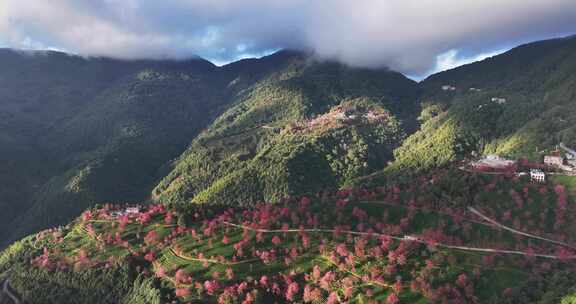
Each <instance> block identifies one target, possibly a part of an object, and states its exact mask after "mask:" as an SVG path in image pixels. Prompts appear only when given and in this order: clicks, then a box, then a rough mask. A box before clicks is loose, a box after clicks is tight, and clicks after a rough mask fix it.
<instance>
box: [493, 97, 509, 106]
mask: <svg viewBox="0 0 576 304" xmlns="http://www.w3.org/2000/svg"><path fill="white" fill-rule="evenodd" d="M492 102H495V103H497V104H500V105H501V104H505V103H506V98H500V97H492Z"/></svg>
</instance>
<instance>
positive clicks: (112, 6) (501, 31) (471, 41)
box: [0, 0, 576, 75]
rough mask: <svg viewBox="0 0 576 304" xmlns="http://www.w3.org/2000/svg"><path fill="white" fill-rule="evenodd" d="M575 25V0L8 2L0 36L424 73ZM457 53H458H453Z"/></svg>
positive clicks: (19, 42)
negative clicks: (304, 58) (302, 54)
mask: <svg viewBox="0 0 576 304" xmlns="http://www.w3.org/2000/svg"><path fill="white" fill-rule="evenodd" d="M574 30H576V5H574V0H506V1H502V0H467V1H461V0H402V1H397V0H359V1H350V0H164V1H157V0H50V1H40V0H2V1H0V41H3V42H4V43H5V44H7V45H9V46H12V47H16V48H23V47H30V46H32V47H34V46H52V47H55V48H60V49H65V50H68V51H70V52H74V53H79V54H84V55H103V56H113V57H119V58H143V57H146V58H150V57H154V58H164V57H175V58H181V57H187V56H191V55H192V54H198V55H200V56H204V57H208V58H210V59H213V60H216V61H219V62H224V61H226V60H231V59H235V58H240V57H242V56H243V55H244V56H245V55H246V54H261V53H265V52H266V51H267V50H271V49H278V48H299V49H308V50H313V51H315V52H316V53H317V54H318V55H319V56H320V57H322V58H329V59H335V60H339V61H341V62H344V63H347V64H350V65H354V66H363V67H382V66H387V67H390V68H392V69H395V70H399V71H402V72H404V73H408V74H412V75H417V74H423V73H426V72H428V71H431V70H434V69H435V67H437V65H436V62H437V58H438V56H439V55H441V54H445V55H444V56H440V62H438V67H452V66H453V65H454V64H459V63H462V62H467V61H468V60H470V59H475V57H476V56H478V55H479V54H484V53H491V52H494V51H495V50H500V49H502V48H504V47H507V46H508V45H509V44H510V43H517V42H526V41H529V40H534V39H538V38H543V37H549V36H551V35H556V34H558V33H569V32H571V31H574ZM450 54H453V56H452V57H450V56H448V57H446V56H447V55H450Z"/></svg>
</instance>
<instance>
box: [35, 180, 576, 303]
mask: <svg viewBox="0 0 576 304" xmlns="http://www.w3.org/2000/svg"><path fill="white" fill-rule="evenodd" d="M454 174H460V175H459V176H456V177H455V176H454ZM464 179H466V183H467V184H473V185H475V187H474V188H470V189H462V188H459V187H457V186H455V184H454V183H457V182H455V180H464ZM471 182H472V183H471ZM447 198H450V200H449V201H448V200H447ZM122 210H123V209H122V208H121V207H120V206H111V205H108V206H104V207H101V208H97V209H93V210H90V211H87V212H85V213H84V214H83V215H82V217H81V218H79V219H77V220H76V221H75V222H74V223H73V224H71V225H69V226H67V227H64V228H61V229H59V230H53V231H47V232H44V233H41V234H39V235H38V236H37V237H36V240H35V242H34V244H35V246H36V248H38V249H37V250H36V251H37V252H39V251H41V253H39V254H37V255H36V256H35V257H34V259H33V260H32V265H33V267H35V268H39V269H43V270H44V271H47V272H64V273H66V272H81V271H83V270H85V269H114V268H117V267H120V266H121V265H123V264H124V265H125V264H128V265H130V267H132V268H133V269H135V270H136V271H137V273H139V274H140V275H141V276H143V277H146V278H149V279H151V280H152V281H153V282H154V286H155V287H154V288H156V289H157V290H159V291H160V294H161V295H162V299H163V300H162V301H163V302H174V303H197V302H198V303H206V302H214V303H216V302H217V303H257V302H259V303H272V302H280V303H282V302H305V303H342V302H349V303H433V302H440V303H442V302H449V303H506V301H509V302H511V303H513V302H515V301H518V299H522V298H526V297H530V295H531V293H534V292H536V291H535V290H530V289H531V288H530V286H532V285H531V284H532V283H533V282H534V281H539V280H545V279H546V278H547V276H549V274H550V273H551V272H552V270H563V271H566V270H567V269H572V270H573V260H574V259H576V255H575V253H574V250H573V248H574V246H572V245H571V244H575V240H574V235H575V234H572V233H570V232H571V231H574V225H575V224H574V223H576V221H574V215H575V212H574V206H573V205H572V204H571V203H569V202H567V201H566V200H565V189H564V187H563V186H558V185H553V184H550V185H539V184H531V183H529V182H528V181H525V180H522V179H518V178H507V177H504V176H496V177H492V176H488V177H486V176H476V175H469V174H467V173H455V172H454V171H444V172H437V173H436V174H434V175H432V176H426V177H423V178H422V179H421V180H420V183H418V184H412V185H398V186H394V187H390V188H379V189H372V190H345V191H339V192H336V193H324V194H320V195H318V196H315V197H300V198H290V199H286V200H285V201H284V202H282V203H279V204H265V203H262V204H258V205H255V206H253V207H250V208H237V209H232V208H228V207H222V208H217V207H214V206H212V207H210V208H204V207H202V206H198V208H197V210H196V211H195V212H192V213H189V214H183V213H179V212H177V211H175V210H167V209H166V208H165V207H163V206H161V205H155V206H147V207H142V209H141V210H140V212H139V213H138V214H122ZM119 212H120V215H118V213H119ZM114 214H115V215H114Z"/></svg>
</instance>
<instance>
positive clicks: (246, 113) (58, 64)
mask: <svg viewBox="0 0 576 304" xmlns="http://www.w3.org/2000/svg"><path fill="white" fill-rule="evenodd" d="M0 66H1V67H2V69H1V70H0V160H1V161H2V166H1V168H0V185H2V187H0V208H2V210H3V212H2V213H0V245H1V246H2V248H6V247H7V246H8V245H9V244H11V243H13V242H14V241H16V240H19V239H21V238H23V237H25V236H26V235H31V234H33V233H37V232H39V231H41V230H44V229H47V228H51V227H57V226H58V225H65V226H63V227H64V228H63V229H64V230H65V231H67V229H72V230H73V228H70V226H71V225H72V226H74V227H75V225H79V226H78V227H80V226H81V224H82V225H84V224H85V222H82V223H80V224H79V222H78V221H80V220H79V219H76V220H74V219H75V218H77V217H78V216H79V215H80V214H82V213H83V212H84V214H86V212H85V210H87V209H91V208H96V209H91V210H101V208H105V209H106V208H109V207H103V206H108V205H106V204H108V203H113V204H117V203H134V204H144V205H149V206H164V207H162V208H167V209H168V210H173V212H174V213H175V214H179V215H181V216H182V217H185V216H184V215H191V214H192V215H193V214H195V213H198V212H199V211H198V208H214V209H210V210H211V211H208V213H215V214H217V213H218V212H217V211H214V210H223V209H225V208H248V209H250V208H254V206H260V205H259V204H261V203H262V202H269V203H279V204H280V203H285V201H286V198H295V197H301V196H308V197H317V198H322V197H324V196H326V197H329V199H328V200H332V199H333V200H338V197H337V195H336V197H331V195H332V194H333V193H337V192H338V191H342V189H348V188H350V187H354V188H355V189H379V188H385V187H392V186H393V185H397V184H402V185H406V184H410V183H414V181H420V180H422V178H423V177H424V176H428V175H433V176H434V175H435V173H434V172H438V171H437V170H446V168H449V167H451V166H452V165H453V164H454V162H456V161H460V160H464V159H469V158H473V157H478V156H480V155H487V154H498V155H501V156H505V157H509V158H527V159H528V160H530V161H539V160H540V159H541V158H542V155H543V153H544V152H545V151H549V150H551V149H553V148H554V147H555V146H556V145H558V144H559V143H561V142H562V143H565V144H566V145H568V146H576V127H575V126H576V106H575V102H576V75H575V74H574V73H573V71H575V70H576V38H574V37H567V38H562V39H554V40H548V41H541V42H535V43H530V44H527V45H522V46H519V47H517V48H514V49H512V50H510V51H509V52H506V53H504V54H501V55H498V56H495V57H492V58H488V59H486V60H483V61H481V62H476V63H472V64H468V65H465V66H461V67H458V68H455V69H453V70H448V71H444V72H440V73H438V74H434V75H432V76H430V77H428V78H427V79H425V80H423V81H421V82H416V81H413V80H411V79H409V78H407V77H405V76H404V75H402V74H400V73H397V72H394V71H390V70H388V69H362V68H353V67H348V66H345V65H343V64H340V63H337V62H332V61H321V60H318V59H316V58H315V56H314V55H313V54H308V53H305V52H298V51H288V50H286V51H280V52H277V53H275V54H273V55H270V56H266V57H263V58H260V59H246V60H241V61H238V62H234V63H231V64H228V65H224V66H221V67H218V66H215V65H213V64H212V63H210V62H208V61H205V60H203V59H200V58H194V59H190V60H184V61H168V60H163V61H154V60H136V61H125V60H115V59H108V58H83V57H79V56H74V55H68V54H64V53H60V52H52V51H48V52H29V51H17V50H10V49H0ZM445 175H447V177H445V179H446V180H450V176H459V175H457V174H455V173H449V174H448V173H443V174H442V176H445ZM463 179H464V180H467V177H464V178H463ZM475 182H478V181H475ZM447 183H448V182H447ZM470 183H472V182H470ZM461 188H463V189H468V188H470V192H469V193H465V194H462V193H461V192H460V191H457V190H453V189H452V188H450V187H447V188H442V189H440V190H437V191H439V193H440V192H441V193H442V195H444V196H448V197H452V198H453V199H454V201H460V200H462V201H466V200H467V199H470V200H474V199H477V196H479V195H480V194H477V195H476V196H475V195H472V194H470V193H475V191H476V190H473V189H475V188H474V187H472V186H471V184H468V185H464V186H462V187H461ZM462 191H464V190H462ZM502 191H504V192H506V191H507V190H506V189H504V190H502ZM407 204H408V203H407ZM199 206H201V207H199ZM290 208H292V207H290ZM94 212H96V211H94ZM166 212H167V211H166V210H164V209H163V210H160V211H158V212H156V213H154V214H161V215H162V216H163V217H164V216H166ZM169 212H170V211H168V213H169ZM202 212H207V211H206V210H205V209H202ZM204 216H206V217H207V218H209V216H208V215H203V217H204ZM83 219H84V220H86V219H85V218H83ZM184 222H186V221H185V220H182V223H183V224H182V225H183V226H186V225H191V224H184ZM68 223H72V224H68ZM415 225H416V224H415ZM102 229H105V228H102ZM106 229H107V228H106ZM110 229H112V228H110ZM114 229H115V228H114ZM135 229H136V228H135ZM139 229H141V228H139ZM104 234H105V233H104V232H103V235H104ZM140 234H142V233H139V234H138V239H141V238H142V236H141V235H140ZM37 236H38V235H36V236H33V237H36V238H37ZM25 240H27V241H24V243H26V242H31V239H30V237H28V238H27V239H25ZM16 244H17V245H13V246H12V247H11V248H12V249H8V250H7V251H5V252H4V253H3V254H2V256H1V258H0V266H1V268H0V270H2V271H4V270H7V269H9V268H10V267H8V266H9V264H10V263H13V262H14V261H15V260H18V259H20V260H26V259H29V258H30V257H31V256H33V255H37V253H36V252H33V251H34V250H33V249H31V248H36V247H35V245H34V246H33V247H29V246H30V245H22V243H20V242H17V243H16ZM18 244H19V245H18ZM14 246H21V247H22V246H23V247H22V248H24V249H18V250H20V251H18V250H16V249H14V248H16V247H14ZM27 246H28V247H27ZM36 249H37V250H40V248H36ZM29 251H30V252H29ZM14 252H16V253H14ZM122 271H124V270H122ZM125 271H127V273H124V274H123V275H126V276H128V277H131V278H132V279H130V280H129V283H127V282H124V283H123V284H129V285H130V286H132V283H133V282H135V280H136V279H135V278H133V277H132V276H133V275H132V274H129V273H130V272H131V271H133V270H131V268H130V269H128V270H126V269H125ZM91 275H92V276H93V277H94V276H97V275H98V274H91ZM63 280H64V281H66V280H67V279H63ZM62 282H63V281H60V282H59V283H58V284H60V285H65V283H62ZM146 282H148V281H146ZM140 283H141V284H143V285H145V282H144V283H143V282H142V281H141V282H140ZM148 283H149V282H148ZM148 283H146V284H148ZM15 284H16V283H15ZM74 284H76V283H74ZM150 284H151V283H150ZM20 286H24V285H22V283H21V284H20ZM16 287H17V286H16ZM28 288H30V286H28ZM66 288H71V290H72V291H71V293H70V294H73V293H74V292H73V291H74V290H75V289H74V288H73V287H70V286H68V287H66ZM99 288H100V287H99ZM102 288H104V287H102ZM106 288H108V287H106ZM130 288H131V287H126V288H125V289H124V290H123V291H118V294H121V295H122V296H125V293H126V290H128V289H130ZM163 288H168V287H162V288H160V289H163ZM16 289H18V288H16ZM96 289H97V288H96ZM18 291H20V293H21V294H23V295H26V294H25V293H24V292H22V291H21V290H18ZM534 297H537V296H534ZM538 297H540V298H541V299H543V296H542V295H538ZM28 299H29V301H30V298H28ZM406 299H408V298H406ZM406 299H405V300H406ZM107 301H108V300H107ZM467 301H471V300H470V299H467V300H464V302H467ZM495 301H496V300H495ZM530 301H532V300H530ZM542 301H544V300H542ZM34 303H35V302H34ZM38 303H50V302H49V301H48V302H42V301H38ZM86 303H87V302H86ZM94 303H96V302H94ZM106 303H119V301H118V300H117V299H111V300H109V301H108V302H106ZM123 303H124V302H123ZM125 303H130V302H125ZM134 303H140V302H134ZM142 303H145V302H142ZM422 303H425V302H422ZM494 303H496V302H494ZM525 303H526V302H525ZM534 303H536V302H534ZM538 303H553V302H538ZM563 303H564V302H563ZM566 303H571V302H566Z"/></svg>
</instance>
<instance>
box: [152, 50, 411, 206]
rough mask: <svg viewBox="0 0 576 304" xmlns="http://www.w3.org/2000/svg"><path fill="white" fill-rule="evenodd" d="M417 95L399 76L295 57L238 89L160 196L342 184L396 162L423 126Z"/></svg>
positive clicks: (258, 195) (273, 195)
mask: <svg viewBox="0 0 576 304" xmlns="http://www.w3.org/2000/svg"><path fill="white" fill-rule="evenodd" d="M234 68H237V66H236V65H232V66H230V67H226V68H225V70H229V69H234ZM241 80H242V79H238V80H235V81H234V83H235V82H236V81H241ZM418 94H419V89H418V86H417V84H416V83H415V82H413V81H411V80H409V79H407V78H406V77H404V76H402V75H401V74H398V73H394V72H391V71H388V70H363V69H353V68H348V67H345V66H342V65H340V64H337V63H333V62H320V63H318V62H311V61H310V58H307V57H302V56H295V57H293V58H292V59H291V60H290V62H289V64H287V65H285V66H284V67H282V68H279V69H277V70H275V71H274V72H273V73H271V74H270V75H268V76H267V77H265V78H264V79H263V80H261V81H259V82H257V83H256V84H254V85H253V86H251V87H250V88H248V89H247V90H244V91H240V92H239V93H238V94H237V95H236V96H235V99H234V101H233V102H232V103H231V106H230V107H229V108H228V109H227V110H226V111H225V112H224V113H223V114H222V115H221V116H220V117H218V118H217V119H216V120H215V121H214V123H213V124H212V125H210V126H209V127H208V128H207V129H206V130H205V131H203V132H202V133H201V134H200V135H199V136H198V138H196V139H195V140H194V141H193V143H192V145H191V146H190V148H189V149H188V150H187V151H186V152H185V153H184V154H183V155H182V156H181V157H180V158H179V159H178V160H176V161H175V162H174V164H173V166H174V169H173V171H172V172H171V173H170V174H168V176H167V177H166V178H164V179H163V180H162V181H161V182H160V184H159V185H158V186H157V187H156V189H155V190H154V193H153V198H154V199H155V200H156V201H158V202H162V203H168V204H180V205H186V204H190V203H219V204H232V205H233V204H239V203H246V202H257V201H278V200H280V199H282V198H283V197H286V196H290V195H295V194H302V193H315V192H318V191H320V190H329V189H337V188H338V187H340V186H342V185H343V184H345V183H346V181H347V180H349V179H352V178H355V177H359V176H363V175H366V174H369V173H371V172H374V171H376V170H379V169H382V168H384V167H385V166H386V164H387V162H388V161H391V160H392V151H393V149H394V148H396V147H397V146H398V145H399V144H400V142H401V141H402V140H403V138H404V136H405V135H406V134H409V133H411V132H413V130H414V129H415V128H416V114H417V113H418V107H419V106H418V103H417V97H418Z"/></svg>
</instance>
